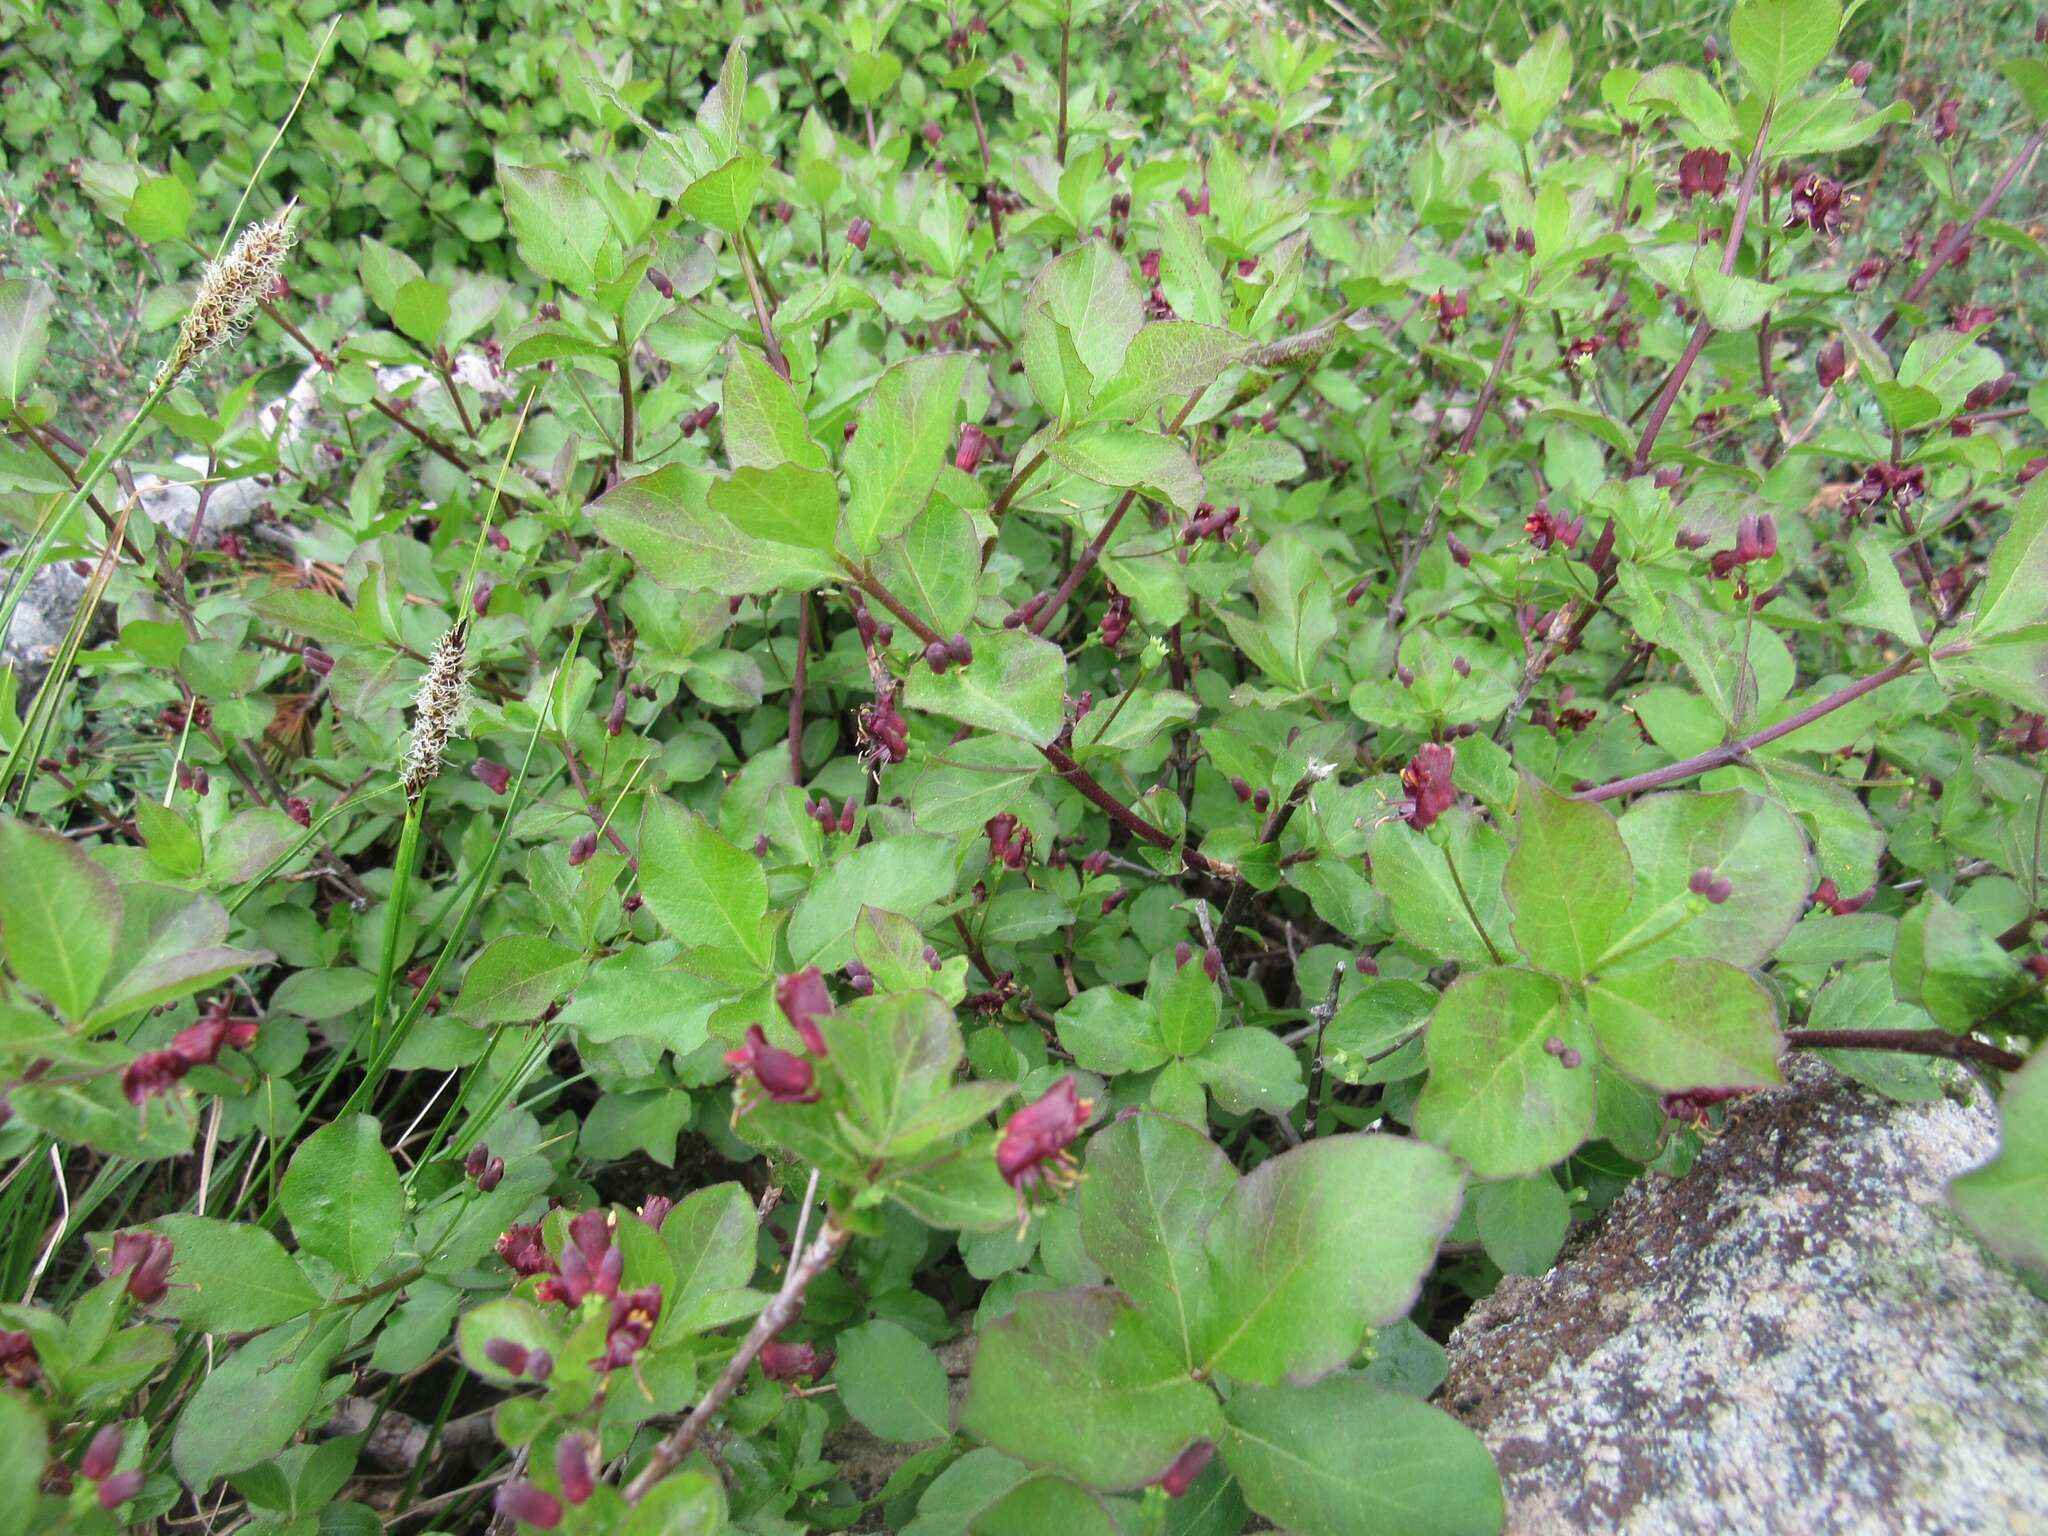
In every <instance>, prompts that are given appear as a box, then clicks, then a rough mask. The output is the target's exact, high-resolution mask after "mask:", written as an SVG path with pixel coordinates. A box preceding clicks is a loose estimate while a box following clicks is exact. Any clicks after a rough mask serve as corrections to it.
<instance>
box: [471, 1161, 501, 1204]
mask: <svg viewBox="0 0 2048 1536" xmlns="http://www.w3.org/2000/svg"><path fill="white" fill-rule="evenodd" d="M504 1182H505V1159H503V1158H502V1157H494V1158H492V1159H491V1160H490V1161H489V1162H488V1163H486V1164H484V1171H483V1172H482V1173H480V1174H478V1175H477V1176H476V1187H477V1188H478V1189H480V1190H482V1191H483V1192H484V1193H485V1194H487V1195H488V1194H489V1193H490V1192H491V1191H492V1190H494V1189H496V1188H497V1187H498V1186H499V1185H500V1184H502V1183H504Z"/></svg>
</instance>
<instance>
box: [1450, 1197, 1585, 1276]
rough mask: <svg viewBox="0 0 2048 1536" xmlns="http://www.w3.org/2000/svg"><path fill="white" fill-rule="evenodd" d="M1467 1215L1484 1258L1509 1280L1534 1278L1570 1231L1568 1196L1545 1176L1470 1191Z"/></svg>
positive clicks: (1554, 1256)
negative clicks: (1475, 1228)
mask: <svg viewBox="0 0 2048 1536" xmlns="http://www.w3.org/2000/svg"><path fill="white" fill-rule="evenodd" d="M1472 1213H1473V1217H1474V1219H1475V1221H1476V1223H1477V1225H1478V1228H1479V1241H1480V1242H1481V1243H1483V1244H1485V1245H1486V1256H1487V1257H1488V1258H1489V1259H1491V1260H1493V1262H1494V1263H1495V1264H1496V1265H1498V1266H1499V1267H1500V1268H1501V1269H1502V1270H1503V1271H1504V1272H1505V1273H1507V1274H1510V1275H1540V1274H1542V1273H1543V1272H1544V1271H1545V1270H1546V1269H1548V1268H1550V1266H1551V1264H1552V1263H1553V1262H1554V1261H1555V1260H1556V1258H1557V1252H1558V1250H1559V1249H1560V1248H1562V1247H1563V1246H1564V1239H1565V1234H1566V1233H1567V1232H1569V1231H1570V1230H1571V1225H1572V1202H1571V1197H1570V1196H1569V1195H1567V1194H1566V1193H1565V1192H1564V1191H1563V1190H1562V1189H1560V1188H1559V1187H1558V1183H1557V1180H1556V1179H1554V1178H1552V1177H1551V1176H1550V1175H1549V1174H1547V1173H1539V1174H1535V1175H1533V1176H1531V1177H1529V1178H1526V1179H1504V1180H1502V1181H1500V1182H1499V1183H1495V1184H1475V1185H1473V1186H1472Z"/></svg>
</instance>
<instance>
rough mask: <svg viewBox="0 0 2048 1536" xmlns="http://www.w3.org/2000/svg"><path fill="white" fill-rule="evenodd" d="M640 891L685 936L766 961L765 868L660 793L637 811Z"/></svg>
mask: <svg viewBox="0 0 2048 1536" xmlns="http://www.w3.org/2000/svg"><path fill="white" fill-rule="evenodd" d="M640 894H641V896H642V897H643V898H644V899H645V900H646V902H647V906H648V910H649V911H651V912H653V914H654V916H655V918H656V920H657V921H659V922H660V924H661V925H662V927H664V928H666V929H667V930H668V931H669V932H670V933H671V934H672V935H674V936H675V937H676V938H678V939H680V940H682V941H683V942H684V943H686V944H690V945H693V946H695V945H701V944H714V945H718V946H720V947H722V948H725V949H729V950H731V951H732V952H733V953H735V954H738V955H744V956H746V957H748V959H749V960H751V961H754V962H757V963H758V965H759V967H760V969H761V970H762V972H763V973H764V974H765V973H766V972H767V971H768V969H769V965H770V959H771V951H770V934H771V930H770V929H769V928H768V927H767V926H766V924H765V923H764V921H763V920H764V919H765V918H766V917H767V915H768V876H767V873H766V871H764V870H763V869H762V867H761V861H760V860H759V859H757V858H755V857H754V856H753V855H752V854H751V853H748V852H747V851H746V850H745V849H742V848H736V847H734V846H733V845H732V844H731V843H729V842H727V841H726V840H725V839H724V838H723V837H722V836H720V835H719V833H718V831H717V829H716V828H714V827H713V826H712V825H711V823H710V822H708V821H706V820H705V819H704V818H703V817H702V816H700V815H699V814H698V813H697V812H695V811H690V810H685V809H684V808H683V807H682V806H680V805H677V804H676V803H675V801H673V800H670V799H668V798H666V797H664V796H660V795H650V796H648V797H647V804H646V808H645V809H644V810H643V811H642V812H641V816H640Z"/></svg>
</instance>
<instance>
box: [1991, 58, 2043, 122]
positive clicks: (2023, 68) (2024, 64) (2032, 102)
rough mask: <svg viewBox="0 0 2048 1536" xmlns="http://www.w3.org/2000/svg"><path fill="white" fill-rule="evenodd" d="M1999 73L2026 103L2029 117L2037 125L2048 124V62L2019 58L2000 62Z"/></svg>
mask: <svg viewBox="0 0 2048 1536" xmlns="http://www.w3.org/2000/svg"><path fill="white" fill-rule="evenodd" d="M1998 70H1999V73H2000V74H2002V75H2004V76H2005V78H2006V79H2008V80H2010V81H2011V82H2012V88H2013V89H2014V90H2015V91H2017V92H2018V93H2019V98H2020V100H2021V101H2023V102H2025V103H2026V107H2027V112H2028V115H2030V116H2031V117H2032V118H2033V119H2034V121H2035V122H2037V123H2048V60H2044V59H2030V58H2026V57H2024V56H2018V57H2014V58H2009V59H2000V60H1999V61H1998Z"/></svg>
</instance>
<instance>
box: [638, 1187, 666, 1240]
mask: <svg viewBox="0 0 2048 1536" xmlns="http://www.w3.org/2000/svg"><path fill="white" fill-rule="evenodd" d="M675 1208H676V1203H675V1201H673V1200H671V1199H669V1197H668V1196H667V1195H649V1196H648V1197H647V1198H646V1199H645V1200H643V1201H641V1202H640V1209H639V1210H637V1211H635V1212H634V1213H633V1214H634V1215H636V1216H638V1217H639V1218H640V1219H641V1220H642V1221H644V1222H646V1223H647V1225H648V1226H650V1227H652V1228H654V1230H655V1231H657V1232H659V1231H660V1230H661V1224H662V1223H663V1222H664V1221H667V1220H668V1213H669V1212H670V1211H672V1210H674V1209H675Z"/></svg>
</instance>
